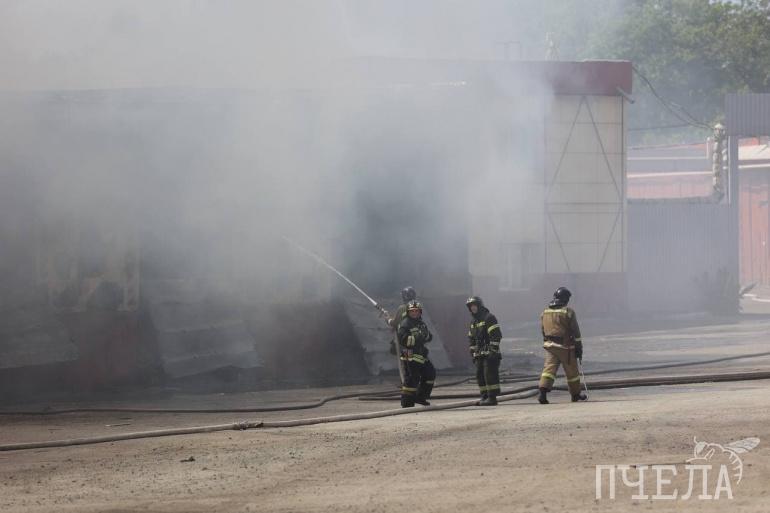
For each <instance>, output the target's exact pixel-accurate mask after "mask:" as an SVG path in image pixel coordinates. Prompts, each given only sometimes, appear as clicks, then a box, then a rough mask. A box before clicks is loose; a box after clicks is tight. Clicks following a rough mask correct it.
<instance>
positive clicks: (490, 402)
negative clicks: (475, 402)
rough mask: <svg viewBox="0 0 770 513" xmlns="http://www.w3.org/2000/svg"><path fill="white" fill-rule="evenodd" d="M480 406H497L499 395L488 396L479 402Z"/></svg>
mask: <svg viewBox="0 0 770 513" xmlns="http://www.w3.org/2000/svg"><path fill="white" fill-rule="evenodd" d="M479 406H497V397H495V396H494V395H490V396H487V397H486V398H485V399H483V400H482V401H481V402H480V403H479Z"/></svg>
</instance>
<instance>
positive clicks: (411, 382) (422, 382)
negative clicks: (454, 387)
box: [397, 300, 436, 408]
mask: <svg viewBox="0 0 770 513" xmlns="http://www.w3.org/2000/svg"><path fill="white" fill-rule="evenodd" d="M406 311H407V316H406V318H405V319H404V320H403V321H402V322H401V324H399V326H398V332H397V337H398V345H399V348H400V350H401V361H402V362H403V367H404V380H403V382H402V384H401V407H402V408H409V407H411V406H414V405H415V403H417V404H422V405H425V406H429V405H430V403H429V402H428V399H430V394H431V392H432V391H433V382H434V381H435V379H436V369H435V368H434V367H433V364H432V363H431V361H430V360H429V359H428V348H427V347H425V344H427V343H428V342H430V341H431V340H432V339H433V335H431V333H430V331H429V330H428V326H427V325H426V324H425V322H423V320H422V304H420V302H419V301H417V300H412V301H409V303H408V304H407V306H406Z"/></svg>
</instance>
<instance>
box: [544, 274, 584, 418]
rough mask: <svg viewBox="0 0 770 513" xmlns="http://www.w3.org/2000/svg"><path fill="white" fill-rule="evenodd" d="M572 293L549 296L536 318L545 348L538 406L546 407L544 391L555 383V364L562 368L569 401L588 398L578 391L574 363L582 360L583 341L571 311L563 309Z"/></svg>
mask: <svg viewBox="0 0 770 513" xmlns="http://www.w3.org/2000/svg"><path fill="white" fill-rule="evenodd" d="M570 297H572V293H571V292H570V291H569V290H567V289H566V288H564V287H559V288H558V289H557V290H556V292H554V294H553V300H552V301H551V302H550V303H549V304H548V308H546V309H545V311H543V313H542V315H540V326H541V331H542V333H543V347H544V348H545V365H544V366H543V373H542V374H541V375H540V384H539V388H540V396H539V397H538V401H539V402H540V404H548V397H547V394H548V392H550V391H551V388H552V387H553V382H554V381H555V380H556V372H557V371H558V370H559V365H561V366H563V367H564V374H566V376H567V387H568V388H569V392H570V394H571V395H572V402H577V401H585V400H586V399H588V398H587V397H586V396H585V395H584V394H582V393H581V392H580V369H579V367H578V360H580V361H582V360H583V341H582V339H581V338H580V328H579V327H578V322H577V316H576V315H575V311H574V310H573V309H572V308H570V307H568V306H567V303H569V299H570Z"/></svg>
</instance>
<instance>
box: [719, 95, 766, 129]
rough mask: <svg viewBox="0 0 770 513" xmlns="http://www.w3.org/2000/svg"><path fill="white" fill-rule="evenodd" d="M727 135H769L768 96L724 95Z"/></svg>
mask: <svg viewBox="0 0 770 513" xmlns="http://www.w3.org/2000/svg"><path fill="white" fill-rule="evenodd" d="M725 117H726V120H727V122H726V125H727V135H738V136H746V137H749V136H756V135H768V134H770V94H761V93H760V94H758V93H749V94H745V93H731V94H727V95H725Z"/></svg>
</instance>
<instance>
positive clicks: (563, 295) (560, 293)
mask: <svg viewBox="0 0 770 513" xmlns="http://www.w3.org/2000/svg"><path fill="white" fill-rule="evenodd" d="M571 297H572V292H570V291H569V290H568V289H567V287H559V288H558V289H556V292H554V293H553V298H554V299H555V300H556V301H558V302H560V303H564V304H567V302H569V298H571Z"/></svg>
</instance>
